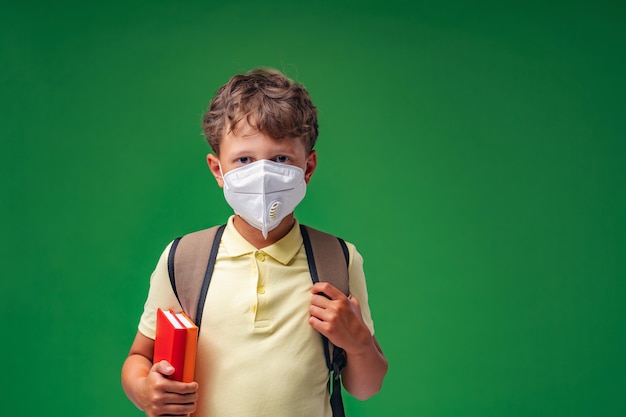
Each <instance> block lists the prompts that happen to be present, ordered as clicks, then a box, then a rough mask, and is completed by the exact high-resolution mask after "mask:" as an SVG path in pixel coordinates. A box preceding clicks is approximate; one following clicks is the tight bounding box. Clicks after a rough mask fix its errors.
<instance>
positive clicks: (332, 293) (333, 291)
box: [311, 282, 346, 300]
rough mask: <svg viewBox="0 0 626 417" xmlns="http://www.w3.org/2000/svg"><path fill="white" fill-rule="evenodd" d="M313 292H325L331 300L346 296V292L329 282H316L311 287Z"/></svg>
mask: <svg viewBox="0 0 626 417" xmlns="http://www.w3.org/2000/svg"><path fill="white" fill-rule="evenodd" d="M311 292H312V293H313V294H319V293H323V294H326V296H327V297H328V298H330V299H331V300H339V299H341V298H345V297H346V296H345V294H344V293H342V292H341V291H340V290H339V289H338V288H337V287H335V286H333V285H332V284H330V283H328V282H316V283H315V284H314V285H313V288H312V289H311Z"/></svg>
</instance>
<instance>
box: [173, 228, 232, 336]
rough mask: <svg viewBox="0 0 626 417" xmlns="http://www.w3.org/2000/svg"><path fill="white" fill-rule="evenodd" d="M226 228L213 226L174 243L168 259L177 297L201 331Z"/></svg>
mask: <svg viewBox="0 0 626 417" xmlns="http://www.w3.org/2000/svg"><path fill="white" fill-rule="evenodd" d="M224 227H225V225H222V226H215V227H211V228H209V229H205V230H200V231H198V232H193V233H190V234H188V235H185V236H183V237H182V238H178V239H176V240H174V242H173V243H172V247H171V249H170V253H169V256H168V261H167V266H168V273H169V277H170V282H171V284H172V289H173V290H174V294H176V297H177V298H178V301H179V302H180V305H181V306H182V308H183V310H184V311H185V313H187V314H188V315H189V317H190V318H191V319H192V320H193V321H194V322H195V323H196V325H197V326H198V328H199V327H200V324H201V321H202V311H203V309H204V301H205V299H206V292H207V291H208V288H209V283H210V281H211V276H212V275H213V267H214V266H215V259H216V257H217V250H218V249H219V243H220V240H221V238H222V233H223V232H224Z"/></svg>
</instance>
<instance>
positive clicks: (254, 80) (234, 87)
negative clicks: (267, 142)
mask: <svg viewBox="0 0 626 417" xmlns="http://www.w3.org/2000/svg"><path fill="white" fill-rule="evenodd" d="M244 119H245V120H246V121H247V122H248V123H249V124H250V125H251V126H252V127H254V128H255V129H258V130H259V131H260V132H263V133H264V134H267V135H268V136H270V137H272V138H273V139H283V138H301V139H302V140H303V141H304V145H305V147H306V149H307V151H309V152H310V151H311V150H312V149H313V146H314V145H315V141H316V140H317V135H318V125H317V109H316V108H315V106H314V105H313V102H312V101H311V97H310V96H309V93H308V92H307V90H306V89H305V88H304V86H303V85H302V84H299V83H297V82H294V81H292V80H291V79H289V78H287V77H286V76H284V75H283V74H282V73H281V72H279V71H277V70H274V69H265V68H259V69H254V70H252V71H249V72H247V73H246V74H240V75H235V76H233V77H232V78H231V79H230V80H229V81H228V83H226V84H225V85H223V86H222V87H220V89H219V90H217V94H216V95H215V97H214V98H213V100H211V104H210V106H209V109H208V110H207V112H206V113H205V115H204V117H203V120H202V129H203V131H204V136H205V138H206V140H207V142H208V143H209V145H210V146H211V149H213V152H215V153H216V154H217V155H219V147H220V142H221V140H222V137H223V136H224V135H225V134H226V133H228V132H232V131H233V129H235V128H236V126H237V124H238V123H239V122H240V121H242V120H244Z"/></svg>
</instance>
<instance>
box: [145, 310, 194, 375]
mask: <svg viewBox="0 0 626 417" xmlns="http://www.w3.org/2000/svg"><path fill="white" fill-rule="evenodd" d="M186 343H187V329H186V328H185V327H184V326H183V325H182V324H181V323H180V321H178V319H177V318H176V315H175V314H174V313H173V312H172V310H166V311H163V310H161V309H160V308H159V309H158V310H157V327H156V339H155V340H154V359H153V361H154V363H158V362H160V361H162V360H166V361H168V362H169V363H170V365H172V366H173V367H174V374H172V375H170V376H169V377H168V378H170V379H173V380H175V381H182V380H183V371H184V366H185V349H186V347H185V345H186Z"/></svg>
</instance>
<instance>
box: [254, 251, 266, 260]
mask: <svg viewBox="0 0 626 417" xmlns="http://www.w3.org/2000/svg"><path fill="white" fill-rule="evenodd" d="M256 258H257V259H258V260H259V261H261V262H263V261H264V260H265V254H264V253H263V252H257V254H256Z"/></svg>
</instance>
